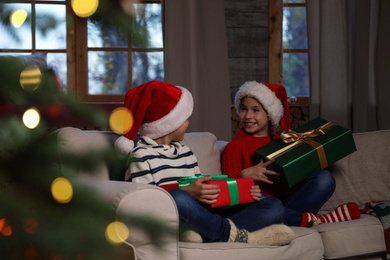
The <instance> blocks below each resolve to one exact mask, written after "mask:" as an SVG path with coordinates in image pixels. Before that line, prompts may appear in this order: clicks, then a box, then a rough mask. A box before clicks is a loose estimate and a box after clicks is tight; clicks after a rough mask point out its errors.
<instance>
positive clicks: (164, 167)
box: [125, 136, 200, 186]
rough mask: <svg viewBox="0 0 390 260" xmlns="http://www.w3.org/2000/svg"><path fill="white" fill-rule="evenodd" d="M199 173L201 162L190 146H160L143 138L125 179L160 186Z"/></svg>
mask: <svg viewBox="0 0 390 260" xmlns="http://www.w3.org/2000/svg"><path fill="white" fill-rule="evenodd" d="M196 174H200V170H199V167H198V161H197V159H196V157H195V155H194V153H193V152H192V151H191V150H190V149H189V148H188V147H187V146H185V145H182V144H181V143H180V142H172V143H171V144H169V145H160V144H158V143H156V142H155V141H154V140H153V139H150V138H149V137H145V136H143V137H141V138H140V140H139V141H138V143H137V146H136V148H134V150H133V151H132V153H131V154H130V165H129V168H128V170H127V172H126V175H125V180H126V181H131V182H138V183H148V184H153V185H157V186H160V185H164V184H172V183H176V180H177V179H180V178H183V177H188V176H195V175H196Z"/></svg>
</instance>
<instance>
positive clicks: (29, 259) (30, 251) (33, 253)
mask: <svg viewBox="0 0 390 260" xmlns="http://www.w3.org/2000/svg"><path fill="white" fill-rule="evenodd" d="M24 259H25V260H35V259H42V257H41V255H40V254H39V252H38V251H37V250H36V249H35V248H33V247H30V248H27V249H26V251H25V252H24Z"/></svg>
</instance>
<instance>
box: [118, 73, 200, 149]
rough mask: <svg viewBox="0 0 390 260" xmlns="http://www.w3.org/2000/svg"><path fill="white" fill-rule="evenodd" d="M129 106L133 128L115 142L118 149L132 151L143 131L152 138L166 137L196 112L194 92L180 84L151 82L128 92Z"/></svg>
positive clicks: (127, 101) (126, 104)
mask: <svg viewBox="0 0 390 260" xmlns="http://www.w3.org/2000/svg"><path fill="white" fill-rule="evenodd" d="M124 106H125V108H128V109H129V110H130V112H131V113H132V114H133V117H134V123H133V127H132V128H131V130H130V131H129V132H128V133H126V134H125V135H124V136H123V137H120V138H118V140H117V141H116V142H115V146H116V148H117V149H118V150H119V151H120V152H121V153H123V154H128V153H129V152H131V151H132V150H133V148H134V143H133V141H132V140H134V138H135V137H136V136H137V133H138V132H139V133H140V135H141V136H147V137H149V138H152V139H157V138H160V137H163V136H165V135H167V134H170V133H172V132H173V131H175V130H176V129H178V128H179V127H180V126H181V125H182V124H183V123H184V122H185V121H186V120H187V119H188V118H189V117H190V116H191V114H192V110H193V106H194V102H193V99H192V95H191V93H190V92H189V91H188V90H187V89H185V88H183V87H179V86H174V85H171V84H169V83H165V82H160V81H151V82H148V83H145V84H143V85H140V86H138V87H135V88H133V89H130V90H129V91H128V92H127V93H126V97H125V102H124Z"/></svg>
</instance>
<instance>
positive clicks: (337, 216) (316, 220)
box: [301, 202, 360, 227]
mask: <svg viewBox="0 0 390 260" xmlns="http://www.w3.org/2000/svg"><path fill="white" fill-rule="evenodd" d="M301 214H302V222H301V227H312V226H317V225H321V224H325V223H333V222H342V221H348V220H353V219H359V218H360V210H359V206H358V205H357V204H356V203H355V202H349V203H346V204H343V205H340V206H338V207H337V208H336V209H335V210H334V211H332V212H329V213H327V214H324V215H315V214H313V213H301Z"/></svg>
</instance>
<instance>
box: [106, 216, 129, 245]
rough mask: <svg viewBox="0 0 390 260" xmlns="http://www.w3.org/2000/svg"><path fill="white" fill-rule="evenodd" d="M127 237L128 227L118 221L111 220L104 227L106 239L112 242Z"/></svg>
mask: <svg viewBox="0 0 390 260" xmlns="http://www.w3.org/2000/svg"><path fill="white" fill-rule="evenodd" d="M128 237H129V229H128V228H127V227H126V225H125V224H123V223H122V222H119V221H115V222H111V223H110V224H109V225H108V226H107V228H106V239H107V241H108V242H110V243H112V244H119V243H122V242H123V241H125V240H126V239H127V238H128Z"/></svg>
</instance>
